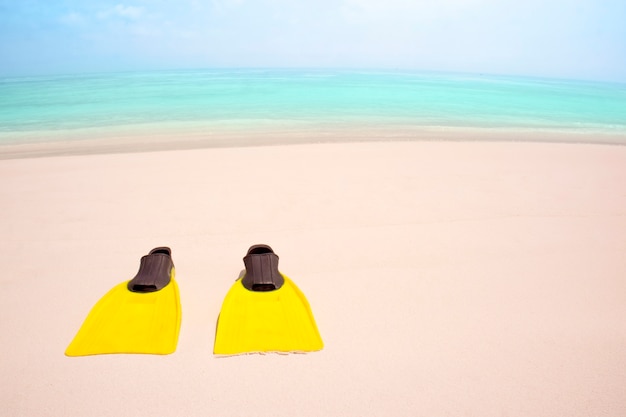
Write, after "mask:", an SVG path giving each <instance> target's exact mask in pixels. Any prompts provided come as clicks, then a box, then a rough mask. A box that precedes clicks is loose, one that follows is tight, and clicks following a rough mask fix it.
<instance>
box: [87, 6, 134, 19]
mask: <svg viewBox="0 0 626 417" xmlns="http://www.w3.org/2000/svg"><path fill="white" fill-rule="evenodd" d="M144 13H145V11H144V8H143V7H138V6H126V5H123V4H116V5H115V6H113V7H111V8H109V9H106V10H102V11H100V12H99V13H98V17H99V18H101V19H108V18H116V17H117V18H124V19H131V20H137V19H140V18H141V17H142V16H143V15H144Z"/></svg>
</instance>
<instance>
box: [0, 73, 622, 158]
mask: <svg viewBox="0 0 626 417" xmlns="http://www.w3.org/2000/svg"><path fill="white" fill-rule="evenodd" d="M368 126H376V127H378V128H381V127H382V128H384V129H387V130H388V131H393V130H394V129H396V128H397V129H405V130H406V129H407V128H416V129H420V128H431V129H437V128H439V129H442V128H480V129H490V130H498V129H504V130H506V129H508V130H511V129H513V130H523V131H542V132H545V131H548V132H566V133H568V132H570V133H571V132H574V133H580V132H583V133H589V134H592V135H593V134H598V135H613V136H615V137H617V138H618V140H619V141H620V143H622V141H623V140H624V138H626V84H619V83H607V82H592V81H577V80H564V79H547V78H545V79H544V78H529V77H518V76H503V75H487V74H455V73H435V72H418V71H401V70H330V69H206V70H176V71H151V72H123V73H106V74H81V75H55V76H29V77H4V78H0V152H2V150H1V146H2V145H16V144H18V145H19V144H28V143H45V142H54V141H68V140H74V141H81V142H82V143H86V142H85V141H89V140H92V139H93V138H103V137H104V138H106V137H107V136H115V137H132V136H133V135H142V136H144V137H147V138H149V136H150V134H152V133H155V132H165V133H167V132H169V134H170V137H171V140H173V141H176V140H177V137H180V138H184V137H185V135H186V134H188V135H191V134H193V135H196V136H197V137H198V136H202V135H205V136H206V137H207V138H210V137H211V135H214V136H215V135H220V134H225V133H228V132H239V133H242V132H243V133H244V134H245V132H253V131H255V130H259V129H260V130H264V131H267V132H272V131H276V132H279V131H290V132H298V131H299V130H302V131H304V130H306V131H307V132H308V134H309V137H315V135H316V129H319V130H320V132H322V131H324V132H327V131H328V130H329V129H331V130H332V129H333V128H337V129H340V128H341V129H345V128H351V127H354V128H361V129H366V128H367V127H368ZM180 132H183V133H182V134H181V133H180ZM227 136H228V135H226V137H227ZM340 137H341V136H338V138H340ZM289 138H290V135H284V137H283V139H281V140H283V141H285V142H288V141H289ZM416 138H417V139H419V137H416ZM326 139H327V140H332V135H331V136H330V139H328V137H327V138H326ZM181 140H182V139H181ZM259 140H260V139H259ZM338 140H339V139H338ZM207 143H208V144H209V145H210V141H209V142H207Z"/></svg>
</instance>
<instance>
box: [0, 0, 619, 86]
mask: <svg viewBox="0 0 626 417" xmlns="http://www.w3.org/2000/svg"><path fill="white" fill-rule="evenodd" d="M214 67H332V68H401V69H417V70H435V71H457V72H478V73H496V74H518V75H535V76H548V77H565V78H582V79H598V80H613V81H621V82H626V1H625V0H523V1H521V0H334V1H333V0H308V1H298V0H176V1H175V0H123V1H121V2H120V1H107V0H89V1H87V0H11V1H9V0H0V74H3V75H26V74H28V75H30V74H42V73H43V74H45V73H75V72H102V71H118V70H149V69H180V68H214Z"/></svg>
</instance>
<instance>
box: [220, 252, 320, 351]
mask: <svg viewBox="0 0 626 417" xmlns="http://www.w3.org/2000/svg"><path fill="white" fill-rule="evenodd" d="M243 260H244V264H245V266H246V272H245V275H244V276H243V277H241V278H239V279H238V280H237V281H236V282H235V284H234V285H233V286H232V287H231V289H230V290H229V291H228V294H227V295H226V298H225V299H224V303H223V304H222V310H221V312H220V316H219V319H218V322H217V332H216V335H215V345H214V347H213V353H214V354H216V355H237V354H242V353H261V352H310V351H316V350H321V349H322V348H323V347H324V343H323V342H322V338H321V337H320V334H319V331H318V330H317V325H316V324H315V319H314V317H313V313H312V312H311V307H310V306H309V302H308V301H307V299H306V297H305V296H304V294H303V293H302V292H301V291H300V290H299V289H298V287H296V285H295V284H294V283H293V282H292V281H291V280H290V279H289V278H287V277H286V276H284V275H282V274H281V273H280V272H278V256H277V255H276V254H275V253H274V251H273V250H272V248H270V247H269V246H267V245H255V246H252V247H251V248H250V249H249V250H248V254H247V255H246V256H245V257H244V258H243Z"/></svg>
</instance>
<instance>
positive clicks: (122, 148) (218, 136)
mask: <svg viewBox="0 0 626 417" xmlns="http://www.w3.org/2000/svg"><path fill="white" fill-rule="evenodd" d="M94 136H95V138H94ZM68 137H69V139H68ZM86 137H89V138H91V139H85V138H86ZM63 138H64V139H61V138H59V139H57V140H53V141H41V142H35V141H30V142H27V143H22V144H16V143H8V144H0V160H6V159H24V158H42V157H53V156H70V155H93V154H118V153H138V152H153V151H170V150H185V149H207V148H239V147H257V146H276V145H297V144H315V143H367V142H437V141H440V142H528V143H533V142H541V143H570V144H597V145H617V146H623V145H626V133H612V132H597V131H584V130H570V131H565V130H556V129H523V128H516V129H504V128H466V127H443V126H442V127H414V126H409V127H407V126H383V127H381V126H368V127H362V128H355V127H346V126H334V127H319V126H315V127H308V128H307V127H300V128H289V129H258V128H255V129H239V130H235V129H221V130H215V129H213V130H209V131H203V130H200V129H181V130H179V131H178V132H177V131H176V130H175V129H174V130H173V131H171V132H146V131H145V129H140V130H137V131H117V132H115V131H113V132H92V131H87V132H85V131H78V132H72V133H71V134H70V135H69V136H68V134H65V133H64V134H63Z"/></svg>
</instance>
